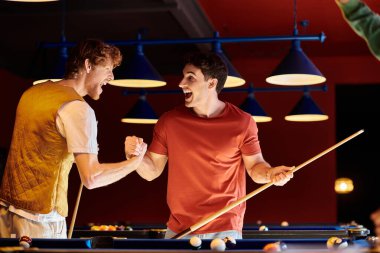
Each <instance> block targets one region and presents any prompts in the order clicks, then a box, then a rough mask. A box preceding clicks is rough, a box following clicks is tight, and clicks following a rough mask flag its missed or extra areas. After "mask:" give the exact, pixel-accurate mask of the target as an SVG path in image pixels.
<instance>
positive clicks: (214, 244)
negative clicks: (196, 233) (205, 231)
mask: <svg viewBox="0 0 380 253" xmlns="http://www.w3.org/2000/svg"><path fill="white" fill-rule="evenodd" d="M210 248H211V250H213V251H225V250H226V243H225V242H224V241H223V240H222V239H220V238H215V239H213V240H212V241H211V244H210Z"/></svg>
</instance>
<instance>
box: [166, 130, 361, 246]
mask: <svg viewBox="0 0 380 253" xmlns="http://www.w3.org/2000/svg"><path fill="white" fill-rule="evenodd" d="M363 132H364V130H363V129H362V130H360V131H358V132H356V133H354V134H352V135H350V136H349V137H347V138H346V139H344V140H342V141H340V142H338V143H337V144H335V145H333V146H331V147H330V148H328V149H326V150H325V151H323V152H321V153H319V154H318V155H316V156H314V157H312V158H310V159H309V160H307V161H306V162H304V163H302V164H300V165H298V166H297V167H294V168H293V169H292V171H290V172H288V173H294V172H296V171H298V170H299V169H301V168H303V167H305V166H306V165H308V164H309V163H311V162H313V161H315V160H316V159H318V158H320V157H321V156H324V155H325V154H327V153H328V152H330V151H332V150H334V149H336V148H337V147H339V146H340V145H342V144H344V143H346V142H347V141H349V140H351V139H353V138H355V137H356V136H358V135H359V134H361V133H363ZM272 185H273V183H272V182H270V183H267V184H265V185H263V186H261V187H259V188H257V189H256V190H254V191H252V192H251V193H249V194H247V195H246V196H244V197H242V198H240V199H238V200H237V201H235V202H233V203H231V204H229V205H228V206H226V207H224V208H222V209H220V210H219V211H217V212H216V213H214V214H212V215H210V216H208V217H206V218H204V219H203V220H201V221H199V222H198V223H196V224H194V225H192V226H191V227H189V228H187V229H186V230H184V231H182V232H180V233H178V234H177V235H175V236H174V237H172V239H181V238H182V237H184V236H186V235H188V234H190V233H191V232H194V231H195V230H197V229H198V228H200V227H202V226H204V225H206V224H207V223H209V222H210V221H212V220H214V219H216V218H217V217H219V216H220V215H222V214H224V213H226V212H228V211H229V210H231V209H232V208H234V207H236V206H238V205H240V204H241V203H243V202H244V201H247V200H248V199H250V198H252V197H253V196H255V195H257V194H259V193H260V192H262V191H264V190H265V189H267V188H269V187H270V186H272Z"/></svg>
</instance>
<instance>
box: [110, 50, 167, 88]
mask: <svg viewBox="0 0 380 253" xmlns="http://www.w3.org/2000/svg"><path fill="white" fill-rule="evenodd" d="M109 83H110V84H112V85H115V86H121V87H133V88H151V87H160V86H165V85H166V82H165V81H164V80H163V78H162V77H161V75H160V74H159V73H158V71H157V70H156V69H155V68H154V67H153V65H152V64H151V63H150V61H149V60H148V59H147V58H146V57H145V55H144V52H143V48H142V45H138V46H137V51H136V54H135V55H134V57H133V58H132V59H126V64H124V66H123V65H122V66H120V69H118V70H117V71H116V73H115V80H112V81H110V82H109Z"/></svg>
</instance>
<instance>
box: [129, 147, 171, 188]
mask: <svg viewBox="0 0 380 253" xmlns="http://www.w3.org/2000/svg"><path fill="white" fill-rule="evenodd" d="M167 161H168V157H167V156H166V155H160V154H156V153H153V152H149V151H148V152H146V154H145V156H144V159H143V160H142V162H141V163H140V166H139V167H138V168H137V170H136V172H137V173H138V174H139V175H140V176H141V177H142V178H144V179H145V180H148V181H152V180H153V179H156V178H157V177H159V176H160V175H161V173H162V172H163V171H164V168H165V165H166V162H167Z"/></svg>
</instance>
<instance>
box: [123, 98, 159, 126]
mask: <svg viewBox="0 0 380 253" xmlns="http://www.w3.org/2000/svg"><path fill="white" fill-rule="evenodd" d="M157 120H158V117H157V115H156V113H155V112H154V111H153V109H152V107H151V106H150V105H149V104H148V101H147V100H146V96H145V95H141V96H140V97H139V99H138V101H137V103H136V104H135V105H134V106H133V107H132V109H131V110H130V111H129V112H128V113H127V114H126V115H125V116H124V118H122V119H121V122H124V123H135V124H155V123H156V122H157Z"/></svg>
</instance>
